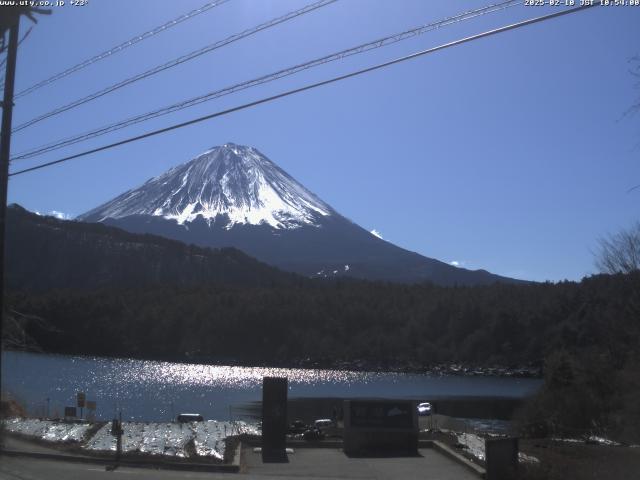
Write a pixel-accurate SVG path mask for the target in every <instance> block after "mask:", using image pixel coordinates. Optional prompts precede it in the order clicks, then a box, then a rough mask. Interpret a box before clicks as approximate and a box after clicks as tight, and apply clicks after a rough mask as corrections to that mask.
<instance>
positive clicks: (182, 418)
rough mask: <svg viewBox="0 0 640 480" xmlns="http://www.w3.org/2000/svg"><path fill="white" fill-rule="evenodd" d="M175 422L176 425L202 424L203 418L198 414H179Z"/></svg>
mask: <svg viewBox="0 0 640 480" xmlns="http://www.w3.org/2000/svg"><path fill="white" fill-rule="evenodd" d="M176 420H177V421H178V423H189V422H204V418H203V417H202V415H200V414H199V413H181V414H180V415H178V418H177V419H176Z"/></svg>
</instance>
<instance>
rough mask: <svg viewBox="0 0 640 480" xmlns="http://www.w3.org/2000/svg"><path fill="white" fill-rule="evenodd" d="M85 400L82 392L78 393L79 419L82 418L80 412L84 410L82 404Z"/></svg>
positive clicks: (85, 397)
mask: <svg viewBox="0 0 640 480" xmlns="http://www.w3.org/2000/svg"><path fill="white" fill-rule="evenodd" d="M86 400H87V396H86V395H85V393H84V392H78V408H79V409H80V418H82V413H83V412H82V410H83V408H84V404H85V402H86Z"/></svg>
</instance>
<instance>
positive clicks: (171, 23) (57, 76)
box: [14, 0, 230, 98]
mask: <svg viewBox="0 0 640 480" xmlns="http://www.w3.org/2000/svg"><path fill="white" fill-rule="evenodd" d="M229 1H230V0H217V1H215V2H209V3H205V4H204V5H203V6H201V7H200V8H196V9H195V10H191V11H190V12H187V13H185V14H183V15H180V16H179V17H177V18H174V19H173V20H170V21H168V22H167V23H164V24H162V25H160V26H158V27H156V28H154V29H152V30H149V31H147V32H144V33H141V34H140V35H136V36H135V37H133V38H130V39H129V40H127V41H126V42H123V43H121V44H120V45H117V46H115V47H112V48H110V49H109V50H105V51H104V52H102V53H99V54H98V55H95V56H93V57H91V58H89V59H87V60H84V61H82V62H80V63H78V64H77V65H74V66H73V67H70V68H67V69H66V70H63V71H62V72H60V73H56V74H55V75H53V76H51V77H49V78H46V79H45V80H42V81H40V82H38V83H36V84H34V85H31V86H30V87H28V88H25V89H24V90H22V91H20V92H18V93H16V94H15V96H14V98H20V97H23V96H25V95H28V94H30V93H32V92H35V91H36V90H38V89H39V88H42V87H44V86H45V85H49V84H50V83H53V82H55V81H58V80H60V79H61V78H64V77H66V76H68V75H71V74H72V73H75V72H77V71H78V70H82V69H83V68H85V67H88V66H89V65H92V64H94V63H96V62H99V61H100V60H104V59H105V58H107V57H110V56H111V55H114V54H116V53H118V52H121V51H122V50H124V49H125V48H128V47H131V46H133V45H135V44H137V43H139V42H141V41H143V40H146V39H147V38H150V37H152V36H154V35H156V34H158V33H161V32H164V31H166V30H168V29H169V28H171V27H175V26H176V25H178V24H180V23H182V22H184V21H186V20H189V19H191V18H193V17H195V16H196V15H200V14H201V13H204V12H207V11H209V10H211V9H212V8H215V7H217V6H219V5H222V4H223V3H227V2H229Z"/></svg>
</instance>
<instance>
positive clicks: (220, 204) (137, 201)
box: [77, 143, 517, 285]
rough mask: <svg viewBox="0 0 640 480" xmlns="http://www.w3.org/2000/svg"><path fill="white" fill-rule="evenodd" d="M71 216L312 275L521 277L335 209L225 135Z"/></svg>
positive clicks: (464, 280)
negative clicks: (433, 252)
mask: <svg viewBox="0 0 640 480" xmlns="http://www.w3.org/2000/svg"><path fill="white" fill-rule="evenodd" d="M77 220H81V221H85V222H102V223H105V224H109V225H113V226H116V227H119V228H122V229H124V230H128V231H131V232H134V233H152V234H156V235H161V236H164V237H168V238H172V239H175V240H180V241H183V242H185V243H192V244H196V245H200V246H209V247H236V248H239V249H240V250H243V251H244V252H246V253H248V254H249V255H251V256H254V257H256V258H257V259H259V260H262V261H264V262H266V263H269V264H271V265H275V266H277V267H280V268H281V269H284V270H288V271H293V272H296V273H300V274H303V275H305V276H309V277H318V276H319V277H336V276H349V277H356V278H365V279H372V280H386V281H394V282H424V281H430V282H433V283H435V284H439V285H455V284H458V285H478V284H490V283H494V282H496V281H503V282H517V281H516V280H513V279H510V278H506V277H500V276H498V275H494V274H491V273H489V272H487V271H485V270H466V269H463V268H457V267H454V266H451V265H448V264H446V263H444V262H440V261H438V260H434V259H431V258H427V257H424V256H422V255H419V254H417V253H414V252H410V251H407V250H404V249H402V248H400V247H397V246H395V245H393V244H391V243H389V242H386V241H384V240H382V239H381V238H379V237H378V236H376V235H374V234H372V233H370V232H368V231H367V230H365V229H364V228H362V227H360V226H358V225H357V224H355V223H353V222H352V221H350V220H348V219H347V218H345V217H343V216H342V215H340V214H339V213H338V212H337V211H336V210H335V209H333V208H332V207H331V206H330V205H328V204H327V203H326V202H324V201H323V200H321V199H320V198H319V197H318V196H316V195H315V194H314V193H312V192H310V191H309V190H308V189H307V188H305V187H304V186H303V185H301V184H300V183H299V182H297V181H296V180H295V179H294V178H292V177H291V176H290V175H289V174H287V173H286V172H285V171H284V170H282V169H281V168H280V167H278V166H277V165H276V164H275V163H274V162H272V161H271V160H269V159H268V158H267V157H266V156H265V155H263V154H262V153H260V152H259V151H258V150H257V149H255V148H252V147H246V146H241V145H236V144H233V143H227V144H225V145H222V146H218V147H214V148H211V149H210V150H207V151H206V152H204V153H202V154H200V155H198V156H197V157H196V158H194V159H193V160H191V161H189V162H187V163H184V164H182V165H178V166H176V167H174V168H172V169H170V170H168V171H167V172H165V173H164V174H162V175H160V176H158V177H155V178H152V179H150V180H148V181H147V182H146V183H144V184H143V185H141V186H140V187H138V188H135V189H133V190H129V191H127V192H125V193H123V194H122V195H120V196H118V197H116V198H114V199H113V200H111V201H109V202H107V203H105V204H103V205H100V206H99V207H97V208H95V209H93V210H90V211H89V212H86V213H84V214H82V215H80V216H79V217H78V218H77Z"/></svg>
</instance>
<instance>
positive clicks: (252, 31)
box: [13, 0, 338, 133]
mask: <svg viewBox="0 0 640 480" xmlns="http://www.w3.org/2000/svg"><path fill="white" fill-rule="evenodd" d="M337 1H338V0H319V1H316V2H314V3H311V4H309V5H306V6H304V7H302V8H299V9H298V10H294V11H292V12H289V13H287V14H285V15H282V16H280V17H277V18H274V19H272V20H269V21H268V22H265V23H261V24H260V25H257V26H255V27H253V28H250V29H247V30H244V31H243V32H240V33H236V34H234V35H231V36H229V37H227V38H225V39H224V40H220V41H218V42H215V43H212V44H210V45H207V46H205V47H202V48H200V49H198V50H194V51H192V52H189V53H187V54H186V55H182V56H180V57H178V58H176V59H173V60H171V61H169V62H166V63H163V64H162V65H157V66H155V67H153V68H151V69H149V70H146V71H144V72H142V73H139V74H137V75H134V76H133V77H129V78H126V79H125V80H122V81H120V82H118V83H114V84H113V85H110V86H108V87H106V88H103V89H102V90H99V91H97V92H94V93H92V94H90V95H87V96H85V97H82V98H79V99H77V100H74V101H73V102H71V103H68V104H66V105H63V106H61V107H58V108H55V109H53V110H51V111H50V112H47V113H44V114H42V115H39V116H37V117H35V118H32V119H31V120H29V121H27V122H25V123H23V124H21V125H18V126H17V127H15V128H14V129H13V133H15V132H19V131H20V130H24V129H25V128H27V127H30V126H31V125H34V124H36V123H38V122H41V121H42V120H45V119H47V118H51V117H53V116H55V115H58V114H60V113H62V112H66V111H67V110H71V109H72V108H75V107H78V106H80V105H84V104H85V103H87V102H90V101H92V100H95V99H97V98H100V97H103V96H104V95H107V94H109V93H111V92H114V91H116V90H119V89H121V88H123V87H126V86H127V85H131V84H132V83H135V82H137V81H139V80H143V79H145V78H148V77H150V76H152V75H155V74H157V73H160V72H163V71H164V70H167V69H169V68H172V67H175V66H177V65H180V64H182V63H184V62H188V61H189V60H193V59H194V58H197V57H199V56H201V55H204V54H205V53H209V52H212V51H214V50H217V49H219V48H222V47H224V46H226V45H229V44H230V43H233V42H237V41H238V40H242V39H243V38H246V37H249V36H251V35H255V34H256V33H258V32H260V31H262V30H266V29H268V28H271V27H275V26H276V25H279V24H281V23H283V22H286V21H288V20H292V19H294V18H296V17H299V16H300V15H304V14H306V13H309V12H312V11H314V10H317V9H318V8H321V7H325V6H327V5H330V4H332V3H335V2H337Z"/></svg>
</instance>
